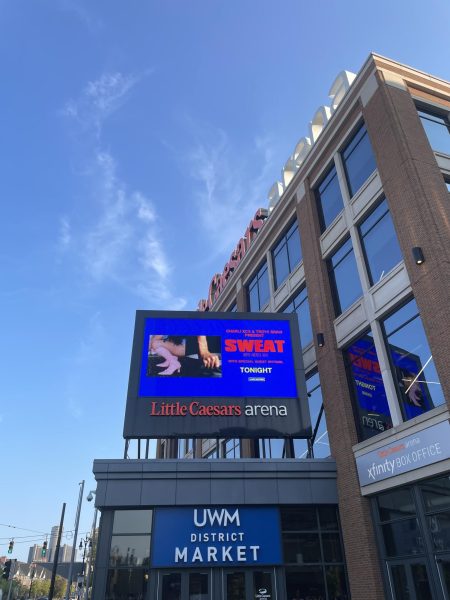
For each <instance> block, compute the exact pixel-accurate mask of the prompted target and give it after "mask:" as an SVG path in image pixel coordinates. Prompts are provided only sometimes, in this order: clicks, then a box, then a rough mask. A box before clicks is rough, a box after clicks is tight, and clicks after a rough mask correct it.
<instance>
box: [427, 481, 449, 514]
mask: <svg viewBox="0 0 450 600" xmlns="http://www.w3.org/2000/svg"><path fill="white" fill-rule="evenodd" d="M420 491H421V492H422V498H423V500H424V503H425V510H426V511H427V512H428V511H431V510H442V509H443V508H450V477H449V476H448V475H446V476H445V477H439V478H436V479H427V481H426V482H424V483H423V484H422V485H421V486H420Z"/></svg>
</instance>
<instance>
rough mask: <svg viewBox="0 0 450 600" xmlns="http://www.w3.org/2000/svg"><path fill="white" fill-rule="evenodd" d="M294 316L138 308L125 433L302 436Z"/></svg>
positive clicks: (302, 394) (303, 403)
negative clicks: (144, 309)
mask: <svg viewBox="0 0 450 600" xmlns="http://www.w3.org/2000/svg"><path fill="white" fill-rule="evenodd" d="M296 319H297V315H296V314H289V315H286V314H278V313H277V314H261V313H257V314H253V313H199V312H192V313H187V312H162V311H137V313H136V325H135V334H134V343H133V353H132V360H131V369H130V382H129V389H128V399H127V410H126V415H125V427H124V437H126V438H130V437H133V438H135V437H247V436H248V437H251V436H258V437H260V436H264V437H308V436H309V434H310V420H309V412H308V403H307V395H306V386H305V377H304V370H303V364H302V356H301V350H300V340H299V335H298V325H297V322H296Z"/></svg>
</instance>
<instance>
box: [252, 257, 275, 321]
mask: <svg viewBox="0 0 450 600" xmlns="http://www.w3.org/2000/svg"><path fill="white" fill-rule="evenodd" d="M269 298H270V288H269V273H268V271H267V264H266V263H264V264H263V266H262V267H261V268H260V270H259V271H258V273H257V274H256V275H255V277H254V278H253V279H252V280H251V281H250V283H249V285H248V300H249V307H250V311H251V312H259V311H260V310H261V309H262V308H263V307H264V306H265V305H266V304H267V302H268V301H269Z"/></svg>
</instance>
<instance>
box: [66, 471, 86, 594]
mask: <svg viewBox="0 0 450 600" xmlns="http://www.w3.org/2000/svg"><path fill="white" fill-rule="evenodd" d="M79 485H80V486H81V487H80V493H79V495H78V507H77V515H76V517H75V532H74V536H73V546H72V555H71V557H70V566H69V575H68V577H67V588H66V600H69V596H70V590H71V588H72V577H73V563H74V561H75V552H76V549H77V536H78V525H79V523H80V513H81V502H82V500H83V493H84V479H83V481H80V483H79Z"/></svg>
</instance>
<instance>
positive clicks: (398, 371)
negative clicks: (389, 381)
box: [383, 300, 445, 420]
mask: <svg viewBox="0 0 450 600" xmlns="http://www.w3.org/2000/svg"><path fill="white" fill-rule="evenodd" d="M383 324H384V330H385V334H386V338H387V341H388V349H389V353H390V358H391V362H392V365H393V373H394V376H395V379H396V383H397V389H398V393H399V399H400V405H401V408H402V412H403V416H404V418H405V420H408V419H413V418H414V417H417V416H418V415H421V414H423V413H425V412H427V411H428V410H430V409H432V408H434V407H435V406H438V405H440V404H443V403H444V401H445V400H444V396H443V392H442V387H441V383H440V381H439V377H438V375H437V372H436V368H435V366H434V361H433V356H432V354H431V351H430V348H429V346H428V341H427V338H426V335H425V331H424V329H423V325H422V321H421V319H420V314H419V310H418V308H417V304H416V302H415V300H410V301H409V302H408V303H407V304H405V305H404V306H402V307H401V308H400V309H399V310H397V311H396V312H395V313H394V314H393V315H391V316H390V317H388V318H387V319H385V320H384V323H383Z"/></svg>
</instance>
